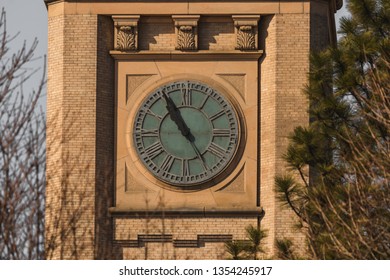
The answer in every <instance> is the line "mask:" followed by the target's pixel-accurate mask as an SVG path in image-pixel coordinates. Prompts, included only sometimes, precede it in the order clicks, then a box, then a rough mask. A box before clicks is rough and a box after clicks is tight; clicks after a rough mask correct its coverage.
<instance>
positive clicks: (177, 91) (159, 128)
mask: <svg viewBox="0 0 390 280" xmlns="http://www.w3.org/2000/svg"><path fill="white" fill-rule="evenodd" d="M238 135H239V125H238V122H237V116H236V113H235V111H234V109H233V106H232V105H231V104H230V103H229V102H228V101H227V99H225V98H224V97H223V96H222V95H221V94H220V93H219V92H218V91H216V90H215V89H213V88H211V87H209V86H207V85H205V84H203V83H200V82H195V81H177V82H173V83H170V84H167V85H164V86H162V87H160V88H158V89H157V90H155V91H153V92H152V93H151V94H149V95H148V96H147V98H146V99H145V100H144V102H143V103H142V104H141V106H140V108H139V109H138V111H137V114H136V117H135V121H134V128H133V140H134V144H135V148H136V150H137V153H138V156H139V158H140V159H141V161H142V162H143V164H144V165H145V166H146V168H147V169H148V170H149V171H150V172H152V173H153V175H154V176H155V177H157V178H158V179H160V180H161V181H164V182H166V183H168V184H171V185H174V186H181V187H185V186H193V185H200V184H202V183H204V182H206V181H209V180H212V179H213V178H215V177H216V176H217V175H219V174H220V173H221V172H222V171H223V170H224V169H225V168H226V167H227V165H228V164H229V163H230V162H231V159H232V158H233V156H234V154H235V152H236V149H237V146H238Z"/></svg>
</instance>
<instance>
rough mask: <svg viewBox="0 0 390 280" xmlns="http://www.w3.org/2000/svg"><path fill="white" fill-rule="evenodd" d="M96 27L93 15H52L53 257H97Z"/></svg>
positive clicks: (50, 183)
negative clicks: (95, 234) (95, 233)
mask: <svg viewBox="0 0 390 280" xmlns="http://www.w3.org/2000/svg"><path fill="white" fill-rule="evenodd" d="M96 31H97V17H96V16H93V15H66V16H59V17H55V18H50V19H49V34H50V41H49V44H50V47H49V64H50V68H49V73H48V76H49V80H48V127H49V129H48V135H47V143H48V157H47V162H48V166H50V167H49V168H48V170H47V172H48V185H47V193H48V206H49V208H48V209H47V211H46V212H47V215H48V221H51V222H49V223H48V226H47V235H48V236H51V238H52V240H53V243H51V244H50V246H51V247H52V248H50V250H48V258H60V259H86V258H93V257H94V232H95V228H94V227H95V223H94V218H95V149H96V145H95V143H96V140H95V135H96V132H95V131H96V61H97V59H96V55H97V49H96V45H97V43H96ZM53 37H55V38H53ZM65 42H66V44H65ZM81 186H82V187H81ZM53 194H54V196H52V195H53ZM58 219H59V222H60V223H59V224H57V223H56V222H54V221H53V220H58ZM81 237H82V238H81Z"/></svg>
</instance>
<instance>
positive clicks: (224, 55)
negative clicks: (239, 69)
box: [110, 50, 263, 60]
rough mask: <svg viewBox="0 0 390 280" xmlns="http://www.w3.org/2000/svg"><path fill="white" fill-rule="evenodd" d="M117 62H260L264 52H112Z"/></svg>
mask: <svg viewBox="0 0 390 280" xmlns="http://www.w3.org/2000/svg"><path fill="white" fill-rule="evenodd" d="M110 55H111V56H112V57H113V58H115V59H117V60H258V59H259V58H260V57H261V56H262V55H263V51H262V50H255V51H238V50H237V51H206V50H205V51H193V52H191V51H188V52H182V51H139V52H121V51H115V50H113V51H110Z"/></svg>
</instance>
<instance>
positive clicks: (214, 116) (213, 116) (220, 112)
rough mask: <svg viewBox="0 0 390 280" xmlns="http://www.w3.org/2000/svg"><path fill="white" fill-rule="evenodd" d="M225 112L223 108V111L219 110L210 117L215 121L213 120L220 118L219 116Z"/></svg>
mask: <svg viewBox="0 0 390 280" xmlns="http://www.w3.org/2000/svg"><path fill="white" fill-rule="evenodd" d="M224 114H225V111H224V110H222V111H219V112H218V113H216V114H215V115H212V116H211V117H210V120H211V121H213V120H216V119H218V118H219V117H221V116H223V115H224Z"/></svg>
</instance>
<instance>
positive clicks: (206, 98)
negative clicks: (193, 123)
mask: <svg viewBox="0 0 390 280" xmlns="http://www.w3.org/2000/svg"><path fill="white" fill-rule="evenodd" d="M208 99H209V96H208V95H206V97H205V98H204V99H203V101H202V103H201V104H200V106H199V109H202V108H203V107H204V105H205V104H206V102H207V100H208Z"/></svg>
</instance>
